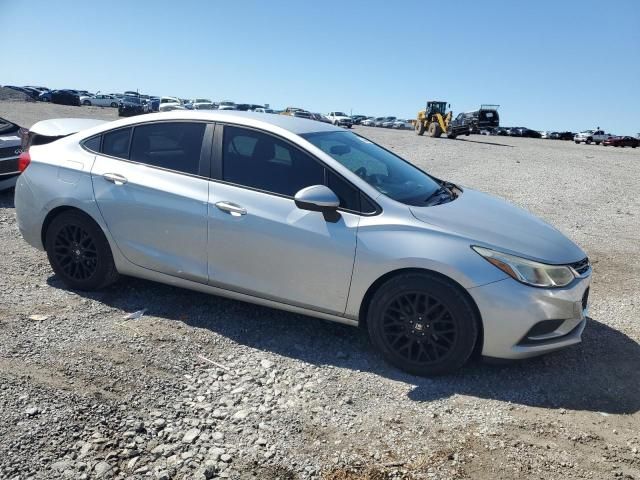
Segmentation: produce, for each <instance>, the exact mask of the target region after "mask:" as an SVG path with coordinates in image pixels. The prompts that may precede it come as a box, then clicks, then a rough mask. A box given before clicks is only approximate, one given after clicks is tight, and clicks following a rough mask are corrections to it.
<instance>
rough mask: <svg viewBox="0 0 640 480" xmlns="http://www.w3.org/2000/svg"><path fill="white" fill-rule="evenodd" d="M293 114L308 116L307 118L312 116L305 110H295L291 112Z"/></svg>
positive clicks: (299, 116)
mask: <svg viewBox="0 0 640 480" xmlns="http://www.w3.org/2000/svg"><path fill="white" fill-rule="evenodd" d="M293 116H294V117H298V118H308V119H312V118H313V117H312V116H311V113H310V112H307V111H306V110H296V111H295V112H293Z"/></svg>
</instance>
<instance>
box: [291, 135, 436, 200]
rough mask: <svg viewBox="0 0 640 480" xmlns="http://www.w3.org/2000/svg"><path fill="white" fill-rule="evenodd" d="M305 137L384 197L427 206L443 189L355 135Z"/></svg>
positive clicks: (415, 170) (408, 165) (396, 158)
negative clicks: (435, 194) (430, 199)
mask: <svg viewBox="0 0 640 480" xmlns="http://www.w3.org/2000/svg"><path fill="white" fill-rule="evenodd" d="M302 137H304V138H305V139H306V140H308V141H309V142H311V143H312V144H313V145H315V146H316V147H318V148H319V149H320V150H322V151H323V152H325V153H327V154H328V155H330V156H331V157H332V158H334V159H335V160H337V161H338V162H339V163H341V164H342V165H344V166H345V167H347V168H348V169H349V170H351V172H353V173H355V174H356V175H358V176H359V177H360V178H362V179H363V180H364V181H366V182H367V183H368V184H369V185H371V186H372V187H373V188H375V189H376V190H378V191H379V192H380V193H383V194H384V195H386V196H388V197H390V198H392V199H394V200H397V201H399V202H402V203H405V204H407V205H416V206H425V205H426V204H427V199H429V198H430V197H431V196H432V194H434V193H435V192H436V191H437V190H438V189H439V188H440V185H439V184H438V183H437V182H436V181H435V180H434V179H432V178H431V177H430V176H429V175H427V174H426V173H424V172H422V171H421V170H419V169H417V168H416V167H414V166H413V165H411V164H410V163H408V162H406V161H404V160H403V159H401V158H400V157H398V156H396V155H394V154H393V153H391V152H389V151H387V150H385V149H384V148H382V147H380V146H378V145H376V144H375V143H373V142H371V141H369V140H367V139H366V138H363V137H360V136H358V135H355V134H353V133H351V132H333V131H332V132H316V133H307V134H303V135H302Z"/></svg>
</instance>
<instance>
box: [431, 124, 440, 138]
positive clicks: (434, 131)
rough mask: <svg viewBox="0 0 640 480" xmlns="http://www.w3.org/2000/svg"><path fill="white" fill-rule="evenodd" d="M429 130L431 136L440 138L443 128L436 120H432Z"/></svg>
mask: <svg viewBox="0 0 640 480" xmlns="http://www.w3.org/2000/svg"><path fill="white" fill-rule="evenodd" d="M428 132H429V136H430V137H435V138H439V137H440V135H442V129H441V128H440V125H438V124H437V123H436V122H431V124H430V125H429V130H428Z"/></svg>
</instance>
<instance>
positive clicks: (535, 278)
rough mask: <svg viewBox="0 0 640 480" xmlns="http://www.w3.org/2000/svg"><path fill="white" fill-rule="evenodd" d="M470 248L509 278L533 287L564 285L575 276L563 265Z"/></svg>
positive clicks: (486, 249)
mask: <svg viewBox="0 0 640 480" xmlns="http://www.w3.org/2000/svg"><path fill="white" fill-rule="evenodd" d="M471 248H473V250H475V251H476V252H477V253H478V254H480V255H481V256H482V257H483V258H484V259H485V260H487V261H488V262H489V263H491V264H493V265H494V266H496V267H498V268H499V269H500V270H502V271H503V272H504V273H506V274H507V275H509V276H510V277H511V278H514V279H515V280H518V281H519V282H522V283H525V284H527V285H531V286H533V287H547V288H553V287H564V286H566V285H569V284H570V283H571V282H572V281H573V279H574V278H575V276H574V274H573V272H572V271H571V269H570V268H569V267H567V266H565V265H547V264H545V263H539V262H534V261H532V260H527V259H525V258H520V257H516V256H514V255H509V254H506V253H501V252H496V251H495V250H490V249H488V248H482V247H471Z"/></svg>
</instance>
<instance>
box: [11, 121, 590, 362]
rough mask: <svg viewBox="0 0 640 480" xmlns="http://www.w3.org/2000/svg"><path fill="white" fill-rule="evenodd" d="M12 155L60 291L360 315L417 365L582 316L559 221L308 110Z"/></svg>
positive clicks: (574, 259) (569, 338) (148, 129)
mask: <svg viewBox="0 0 640 480" xmlns="http://www.w3.org/2000/svg"><path fill="white" fill-rule="evenodd" d="M56 121H57V122H63V121H64V120H56ZM20 168H21V170H23V173H22V175H20V177H19V180H18V184H17V188H16V199H15V203H16V212H17V218H18V225H19V228H20V231H21V232H22V235H23V237H24V239H25V240H26V241H27V242H28V243H29V244H31V245H32V246H34V247H36V248H38V249H42V250H46V252H47V255H48V258H49V261H50V263H51V266H52V268H53V271H54V272H55V274H56V276H58V277H59V278H60V279H61V280H62V281H63V282H65V283H66V285H68V286H69V287H70V288H72V289H80V290H93V289H98V288H101V287H104V286H106V285H108V284H111V283H112V282H114V281H116V279H117V277H118V275H119V274H122V275H131V276H135V277H141V278H146V279H149V280H153V281H158V282H163V283H167V284H171V285H175V286H178V287H184V288H189V289H193V290H199V291H202V292H207V293H212V294H216V295H223V296H227V297H232V298H236V299H240V300H244V301H249V302H254V303H257V304H261V305H267V306H270V307H275V308H280V309H283V310H289V311H293V312H299V313H303V314H307V315H311V316H314V317H320V318H323V319H328V320H333V321H336V322H341V323H346V324H349V325H353V326H362V327H364V328H366V330H368V333H369V335H370V338H371V341H372V343H373V344H374V345H375V346H376V347H377V348H378V349H379V351H380V352H381V353H382V355H383V356H384V357H385V358H386V359H387V360H388V361H389V362H391V363H392V364H394V365H396V366H398V367H399V368H402V369H404V370H406V371H408V372H411V373H414V374H419V375H433V374H441V373H445V372H449V371H452V370H455V369H457V368H459V367H461V366H462V365H464V364H465V362H466V361H467V360H468V359H469V357H470V356H471V355H472V353H473V352H476V351H477V352H480V353H482V354H483V355H485V356H488V357H498V358H506V359H518V358H525V357H530V356H533V355H538V354H542V353H545V352H550V351H553V350H557V349H560V348H563V347H567V346H569V345H573V344H576V343H578V342H580V339H581V334H582V331H583V329H584V327H585V324H586V312H587V298H588V292H589V283H590V276H591V267H590V265H589V261H588V259H587V256H586V254H585V253H584V252H583V251H582V250H581V249H580V248H579V247H578V246H576V245H575V244H574V243H573V242H571V241H570V240H569V239H567V238H566V237H565V236H564V235H563V234H562V233H560V232H559V231H558V230H556V229H555V228H553V227H552V226H550V225H548V224H546V223H544V222H543V221H541V220H540V219H538V218H536V217H534V216H533V215H531V214H530V213H528V212H526V211H524V210H522V209H519V208H517V207H514V206H512V205H510V204H508V203H506V202H504V201H502V200H500V199H498V198H495V197H492V196H490V195H487V194H484V193H481V192H478V191H474V190H472V189H470V188H466V187H463V186H461V185H457V184H454V183H451V182H448V181H446V180H442V179H439V178H436V177H434V176H432V175H429V174H427V173H425V172H423V171H421V170H419V169H418V168H416V167H415V166H413V165H412V164H410V163H408V162H406V161H405V160H403V159H402V158H400V157H398V156H397V155H395V154H394V153H392V152H390V151H388V150H386V149H384V148H382V147H380V146H378V145H376V144H375V143H373V142H371V141H370V140H368V139H366V138H363V137H361V136H359V135H356V134H354V133H352V132H349V131H345V130H344V129H341V128H337V127H334V126H331V125H327V124H324V123H320V122H314V121H311V120H305V119H299V118H294V117H291V116H285V115H266V114H259V113H246V112H206V111H174V112H167V113H160V114H157V113H156V114H151V115H142V116H137V117H134V118H131V119H125V120H119V121H116V122H111V123H106V124H103V125H100V126H97V127H93V128H90V129H88V130H83V131H81V132H79V133H77V134H74V135H71V136H68V137H66V138H63V139H61V140H58V141H55V142H53V143H51V144H48V145H44V146H36V147H31V149H30V150H29V151H28V152H26V153H24V154H23V155H22V157H21V160H20Z"/></svg>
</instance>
